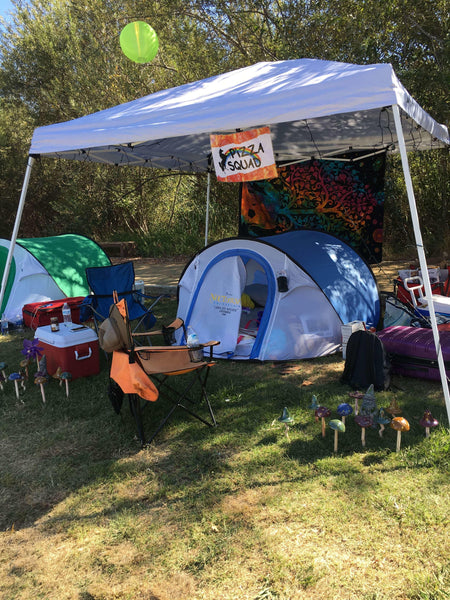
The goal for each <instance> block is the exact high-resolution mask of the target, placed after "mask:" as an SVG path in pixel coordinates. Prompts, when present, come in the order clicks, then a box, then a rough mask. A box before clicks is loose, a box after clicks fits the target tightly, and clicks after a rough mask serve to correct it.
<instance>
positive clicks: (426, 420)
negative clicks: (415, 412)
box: [419, 408, 439, 437]
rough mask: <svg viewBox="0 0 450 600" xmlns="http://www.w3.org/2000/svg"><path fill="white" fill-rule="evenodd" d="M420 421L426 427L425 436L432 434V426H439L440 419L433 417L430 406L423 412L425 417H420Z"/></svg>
mask: <svg viewBox="0 0 450 600" xmlns="http://www.w3.org/2000/svg"><path fill="white" fill-rule="evenodd" d="M419 423H420V425H421V426H422V427H425V437H429V436H430V428H431V427H437V426H438V425H439V421H438V420H437V419H435V418H434V417H433V415H432V414H431V411H430V410H429V409H428V408H427V409H426V411H425V412H424V413H423V417H422V418H421V419H420V421H419Z"/></svg>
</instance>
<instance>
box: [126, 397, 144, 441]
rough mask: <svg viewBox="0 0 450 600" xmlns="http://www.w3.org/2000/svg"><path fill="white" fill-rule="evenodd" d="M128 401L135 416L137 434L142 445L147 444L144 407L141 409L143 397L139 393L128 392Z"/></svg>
mask: <svg viewBox="0 0 450 600" xmlns="http://www.w3.org/2000/svg"><path fill="white" fill-rule="evenodd" d="M128 402H129V404H130V411H131V414H132V415H133V417H134V420H135V423H136V428H137V434H138V437H139V440H140V442H141V446H145V444H146V440H145V433H144V425H143V423H142V409H141V399H140V398H139V396H138V395H137V394H128Z"/></svg>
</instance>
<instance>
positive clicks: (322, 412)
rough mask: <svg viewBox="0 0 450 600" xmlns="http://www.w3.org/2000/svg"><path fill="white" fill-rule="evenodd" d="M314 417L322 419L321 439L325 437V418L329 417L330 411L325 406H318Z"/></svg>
mask: <svg viewBox="0 0 450 600" xmlns="http://www.w3.org/2000/svg"><path fill="white" fill-rule="evenodd" d="M315 415H316V417H317V418H318V419H322V437H325V418H326V417H329V416H330V415H331V410H330V409H329V408H326V407H325V406H319V407H318V408H317V409H316V412H315Z"/></svg>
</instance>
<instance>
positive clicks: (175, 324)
mask: <svg viewBox="0 0 450 600" xmlns="http://www.w3.org/2000/svg"><path fill="white" fill-rule="evenodd" d="M180 327H183V331H184V321H183V319H180V318H179V317H177V318H176V319H175V321H172V323H170V325H167V327H164V328H163V329H157V330H152V331H144V332H139V333H133V337H139V336H141V337H142V336H155V335H162V336H164V335H165V334H169V335H172V334H173V333H174V332H175V331H177V330H178V329H180ZM173 341H175V340H173ZM168 345H170V343H169V341H168Z"/></svg>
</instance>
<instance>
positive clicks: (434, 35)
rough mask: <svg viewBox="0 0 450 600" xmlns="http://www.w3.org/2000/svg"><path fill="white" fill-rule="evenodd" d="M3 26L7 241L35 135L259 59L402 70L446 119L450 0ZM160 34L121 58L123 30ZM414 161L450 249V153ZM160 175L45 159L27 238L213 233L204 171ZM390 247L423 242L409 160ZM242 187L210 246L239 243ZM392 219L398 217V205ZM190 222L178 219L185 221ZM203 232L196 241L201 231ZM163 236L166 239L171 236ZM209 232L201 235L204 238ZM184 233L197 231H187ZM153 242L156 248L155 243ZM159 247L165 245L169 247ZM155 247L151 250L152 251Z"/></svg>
mask: <svg viewBox="0 0 450 600" xmlns="http://www.w3.org/2000/svg"><path fill="white" fill-rule="evenodd" d="M13 4H14V5H15V7H16V10H15V15H14V18H13V20H12V22H11V24H9V25H5V27H4V28H3V29H0V117H1V118H0V187H1V188H2V208H3V209H4V212H3V214H4V218H3V219H2V221H1V222H0V236H2V237H9V236H10V232H11V230H12V224H13V221H14V217H15V211H16V206H17V203H18V198H19V195H20V189H21V186H22V180H23V173H24V170H25V162H26V157H27V153H28V148H29V145H30V140H31V136H32V132H33V130H34V128H35V127H38V126H42V125H48V124H51V123H55V122H60V121H65V120H69V119H73V118H76V117H79V116H82V115H85V114H88V113H92V112H95V111H98V110H102V109H105V108H108V107H110V106H113V105H116V104H120V103H124V102H127V101H130V100H133V99H135V98H137V97H140V96H144V95H146V94H149V93H152V92H155V91H158V90H162V89H167V88H171V87H174V86H177V85H180V84H184V83H187V82H191V81H195V80H198V79H202V78H205V77H208V76H211V75H214V74H218V73H222V72H225V71H228V70H231V69H234V68H238V67H242V66H246V65H249V64H252V63H255V62H257V61H265V60H282V59H290V58H303V57H305V58H308V57H311V58H316V57H318V58H322V59H329V60H339V61H348V62H357V63H372V62H391V63H392V64H393V66H394V68H395V70H396V71H397V73H398V74H399V76H400V79H401V80H402V82H403V83H404V84H405V86H406V87H407V89H408V90H409V91H410V92H411V93H412V94H413V96H414V97H415V98H416V99H417V100H418V102H419V103H420V104H421V105H422V106H423V107H424V108H425V109H426V110H428V111H429V112H430V113H431V114H432V115H433V116H434V117H435V118H436V119H437V120H438V121H441V122H445V121H448V117H449V113H448V102H447V91H448V80H449V63H448V60H447V57H448V40H449V35H448V15H447V12H448V11H447V7H446V0H392V1H391V2H388V3H386V2H385V3H383V2H379V0H365V1H364V2H361V1H360V0H312V1H310V2H298V1H296V0H283V1H277V2H274V1H271V0H245V1H244V2H239V3H236V2H231V1H230V0H215V1H214V2H208V1H206V0H160V1H158V2H148V1H147V0H77V1H76V2H75V1H70V0H30V1H28V2H19V1H15V0H13ZM133 20H143V21H145V22H148V23H149V24H150V25H151V26H152V27H153V28H154V30H155V31H156V33H157V35H158V38H159V51H158V54H157V56H156V58H155V59H154V60H153V61H152V62H151V63H148V64H145V65H137V64H136V63H133V62H132V61H130V60H129V59H127V58H126V56H125V55H124V54H123V53H122V51H121V49H120V44H119V34H120V32H121V30H122V29H123V27H124V26H125V25H126V24H127V23H128V22H130V21H133ZM425 154H427V153H424V154H423V157H422V156H420V157H417V158H412V160H411V162H412V171H413V177H414V180H415V183H417V185H416V188H415V189H416V190H417V196H418V198H417V200H418V204H419V213H420V216H421V219H422V223H423V228H424V237H425V240H426V246H427V248H428V249H429V251H430V252H432V253H435V252H438V251H439V250H440V249H442V248H444V247H445V246H446V245H448V243H449V238H450V234H449V219H448V212H449V211H448V201H447V198H448V187H447V186H448V156H447V155H446V154H445V153H444V152H441V153H430V154H429V155H428V154H427V156H426V157H424V155H425ZM167 175H168V174H167V173H160V172H158V171H157V170H156V171H154V170H153V169H127V168H123V169H122V168H109V167H103V166H95V165H91V164H88V163H78V164H74V163H73V162H65V161H52V160H48V159H45V160H43V161H42V163H41V164H39V166H38V167H37V168H35V169H34V171H33V175H32V178H31V182H30V188H29V193H28V198H27V204H26V209H25V211H24V214H23V219H22V226H21V231H20V232H19V235H22V236H38V235H49V234H53V233H61V232H69V231H71V232H74V233H83V234H86V235H90V236H92V237H94V238H98V239H100V238H103V239H105V238H111V239H112V238H114V237H125V238H133V237H136V238H138V239H139V240H143V239H145V238H146V239H147V247H148V249H149V250H148V251H150V249H152V250H151V251H156V250H157V248H158V247H161V248H166V247H168V246H169V247H170V244H167V243H166V242H163V239H170V235H171V232H173V235H174V238H173V240H172V244H175V245H176V246H177V247H178V245H179V243H180V242H179V240H178V236H179V235H180V234H181V235H188V232H189V235H188V237H189V238H190V241H189V240H186V243H185V244H183V243H182V244H181V246H183V245H185V246H186V247H190V246H191V245H192V243H193V240H194V239H195V236H196V235H198V237H199V238H200V237H202V235H201V229H202V228H203V227H204V224H201V225H200V220H199V218H198V217H199V215H200V214H201V212H202V211H203V214H204V202H205V196H206V177H205V176H199V177H191V176H186V177H185V178H182V183H181V182H180V178H179V177H178V176H177V175H173V174H169V176H167ZM387 190H388V193H387V206H388V207H391V208H392V213H391V216H388V222H387V230H386V233H387V239H388V242H390V243H392V245H393V247H394V249H395V244H396V243H397V242H398V241H399V240H402V242H403V243H404V242H405V241H406V240H408V239H409V238H410V236H411V227H410V223H409V210H408V206H407V200H406V194H405V190H404V184H403V181H402V178H401V170H400V168H399V162H398V161H397V160H393V161H392V163H391V168H390V171H389V179H388V182H387ZM237 205H238V191H237V187H235V186H230V185H222V186H217V185H213V190H212V194H211V219H210V232H211V239H219V238H220V237H226V236H229V235H234V234H235V233H236V229H237V223H238V206H237ZM386 212H387V214H389V210H387V211H386ZM176 220H179V221H180V223H179V224H177V225H175V221H176ZM194 229H195V230H196V233H195V234H194V233H193V232H192V230H194ZM163 230H164V234H162V231H163ZM197 230H198V231H197ZM183 232H185V234H183ZM151 240H153V241H151ZM157 240H160V241H159V242H158V241H157ZM143 247H146V246H145V244H143Z"/></svg>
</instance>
